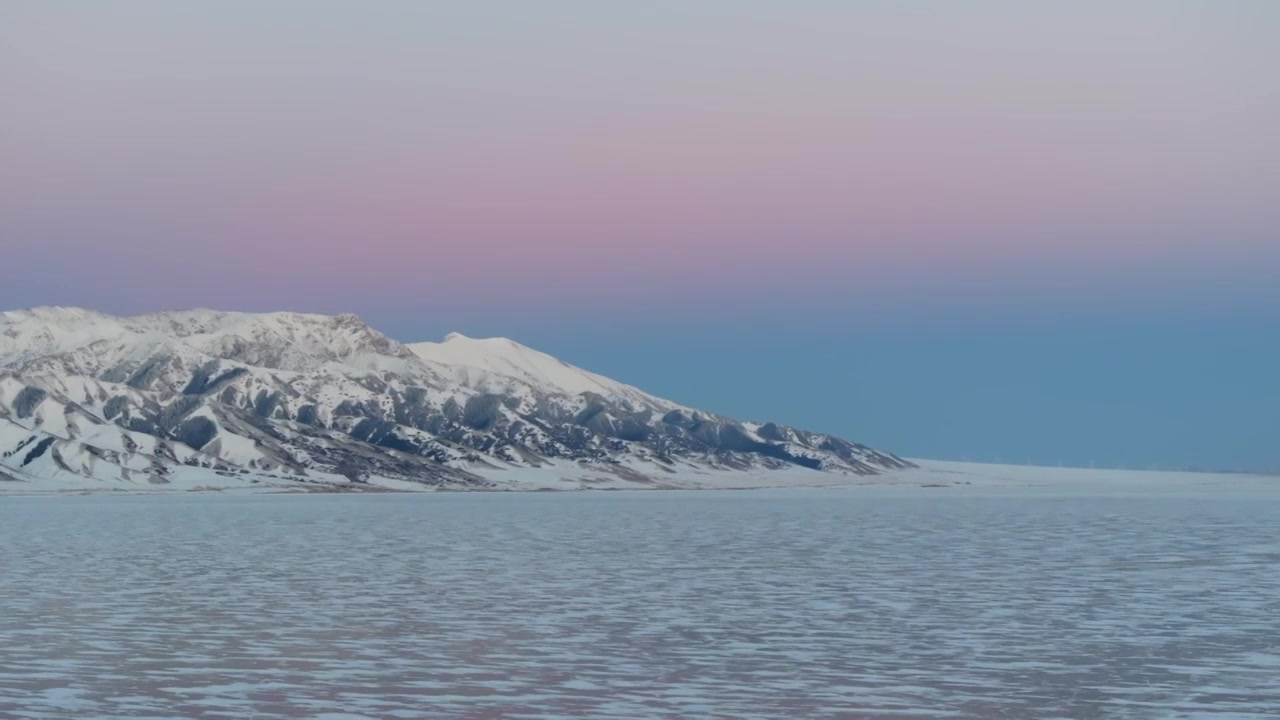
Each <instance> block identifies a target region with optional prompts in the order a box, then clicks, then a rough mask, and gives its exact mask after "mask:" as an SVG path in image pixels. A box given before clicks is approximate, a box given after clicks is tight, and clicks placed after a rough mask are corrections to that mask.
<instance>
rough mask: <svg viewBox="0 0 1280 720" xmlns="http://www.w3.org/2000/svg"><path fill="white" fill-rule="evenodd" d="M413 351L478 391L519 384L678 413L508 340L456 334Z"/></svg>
mask: <svg viewBox="0 0 1280 720" xmlns="http://www.w3.org/2000/svg"><path fill="white" fill-rule="evenodd" d="M408 347H409V349H410V350H412V351H413V352H414V354H416V355H417V356H418V357H419V358H422V359H423V360H425V361H427V362H430V363H433V364H437V365H442V366H446V367H449V368H452V370H453V375H454V377H455V379H456V380H457V382H459V383H461V384H463V385H466V386H468V387H473V388H476V389H481V390H486V391H491V390H492V391H508V392H509V391H510V390H511V389H512V388H511V385H512V384H513V381H514V383H517V384H526V385H529V386H532V387H534V388H536V389H538V390H540V391H543V392H548V393H556V394H561V395H570V396H578V395H582V394H583V393H594V394H597V395H601V396H604V397H606V398H613V399H620V400H627V401H630V402H633V403H639V404H641V405H646V406H650V407H654V408H659V407H661V408H663V409H665V410H672V409H676V408H678V407H679V406H678V405H676V404H674V403H671V402H668V401H666V400H661V399H659V398H656V397H654V396H652V395H649V394H648V393H645V392H643V391H641V390H639V389H637V388H634V387H631V386H630V385H626V384H623V383H620V382H617V381H616V380H611V379H609V378H607V377H604V376H603V375H597V374H595V373H592V372H588V371H586V370H583V369H581V368H577V367H574V366H572V365H570V364H568V363H566V362H564V361H563V360H559V359H557V358H554V357H552V356H550V355H548V354H546V353H544V352H539V351H537V350H534V349H533V348H529V347H526V346H524V345H521V344H520V343H518V342H516V341H514V340H511V339H509V338H502V337H494V338H470V337H467V336H465V335H463V334H461V333H456V332H455V333H449V334H448V335H446V336H445V338H444V342H439V343H435V342H422V343H414V344H411V345H409V346H408Z"/></svg>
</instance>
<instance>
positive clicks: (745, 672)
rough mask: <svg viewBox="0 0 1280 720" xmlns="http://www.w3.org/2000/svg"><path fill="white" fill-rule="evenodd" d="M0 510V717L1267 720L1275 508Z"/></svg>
mask: <svg viewBox="0 0 1280 720" xmlns="http://www.w3.org/2000/svg"><path fill="white" fill-rule="evenodd" d="M1054 487H1055V486H1053V485H1052V484H1042V485H1039V486H1035V487H1023V488H1022V489H1014V490H1011V489H1010V488H1009V487H993V488H984V487H980V486H976V485H975V486H955V487H949V488H930V487H920V486H919V485H903V486H866V487H849V488H833V489H807V490H799V489H792V490H772V491H746V492H735V493H724V492H719V493H710V492H697V491H690V492H644V493H571V494H564V493H543V494H510V493H488V494H469V493H468V494H452V493H445V494H431V495H422V494H419V495H358V496H350V495H343V496H335V495H279V496H231V497H224V496H209V495H178V496H173V495H169V496H90V497H14V496H9V497H0V547H2V548H3V552H2V553H0V583H2V584H0V717H22V718H59V719H62V718H70V717H93V718H140V717H154V718H162V717H163V718H172V717H219V718H251V717H252V718H283V717H298V718H302V717H306V718H311V717H332V718H339V717H343V718H366V717H367V718H507V717H509V718H567V717H570V718H571V717H582V718H743V719H752V718H771V719H772V718H850V719H851V718H941V717H957V718H1004V717H1008V718H1029V719H1035V718H1076V719H1080V718H1129V719H1135V720H1145V719H1147V718H1150V719H1152V720H1155V719H1157V718H1159V719H1164V718H1214V719H1217V720H1223V719H1225V718H1232V719H1239V718H1270V717H1277V716H1280V682H1277V679H1278V678H1280V639H1278V638H1280V536H1278V535H1277V528H1280V491H1276V490H1275V486H1274V485H1272V486H1265V485H1260V484H1254V485H1248V484H1245V485H1240V486H1236V487H1235V489H1234V490H1233V491H1231V492H1216V491H1214V490H1212V489H1204V488H1201V489H1199V490H1195V489H1194V487H1193V486H1191V485H1185V484H1184V485H1175V486H1173V487H1175V488H1176V492H1171V491H1169V490H1167V489H1166V488H1164V487H1162V486H1159V485H1156V486H1151V487H1146V488H1143V489H1142V490H1141V491H1140V492H1138V491H1134V492H1131V493H1129V494H1128V495H1127V496H1118V495H1114V494H1112V495H1089V494H1086V493H1082V492H1081V491H1080V489H1079V486H1074V487H1068V488H1066V490H1065V491H1064V490H1062V488H1061V486H1057V487H1058V490H1057V491H1055V490H1054Z"/></svg>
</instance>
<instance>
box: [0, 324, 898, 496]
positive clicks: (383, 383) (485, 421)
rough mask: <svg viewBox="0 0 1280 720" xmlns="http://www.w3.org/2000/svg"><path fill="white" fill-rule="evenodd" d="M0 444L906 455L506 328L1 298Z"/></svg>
mask: <svg viewBox="0 0 1280 720" xmlns="http://www.w3.org/2000/svg"><path fill="white" fill-rule="evenodd" d="M0 456H2V457H0V472H3V473H5V474H6V475H8V476H11V477H16V478H17V479H18V481H20V482H21V481H23V480H26V481H48V482H52V483H55V484H56V483H70V484H81V485H86V484H87V485H90V486H94V483H99V484H101V486H111V487H123V488H127V487H131V486H144V487H145V486H147V485H152V486H167V485H175V484H176V485H177V486H192V485H199V484H200V483H206V484H208V483H212V485H213V486H222V485H226V484H227V482H228V481H229V480H235V481H237V482H238V483H241V484H243V483H249V484H260V485H262V484H265V485H266V486H271V487H275V486H288V487H294V486H311V487H315V488H317V489H335V488H343V489H350V488H359V489H366V488H369V489H372V488H391V489H528V487H527V486H528V485H529V484H530V480H529V479H530V478H534V477H538V478H541V479H540V480H539V481H538V482H540V483H542V484H546V485H550V486H552V487H566V488H570V487H701V486H715V483H716V481H717V480H723V479H724V478H726V477H727V476H729V475H732V474H735V473H736V474H738V475H744V476H745V475H750V476H760V477H766V478H773V479H775V480H776V479H778V478H780V477H781V476H782V475H787V474H790V475H797V474H799V475H804V474H805V473H813V474H821V475H824V476H862V475H874V474H878V473H881V472H885V471H889V470H895V469H902V468H907V467H911V463H908V462H906V461H904V460H902V459H901V458H898V457H897V456H895V455H892V454H891V453H884V452H879V451H876V450H872V449H871V448H867V447H865V446H863V445H859V444H857V443H851V442H848V441H845V440H842V439H839V438H836V437H833V436H830V435H825V434H820V433H809V432H805V431H803V430H798V429H796V428H791V427H786V426H782V425H777V424H775V423H755V422H741V421H737V420H733V419H732V418H727V417H725V416H722V415H718V414H715V413H709V412H704V411H701V410H697V409H693V408H689V407H687V406H684V405H681V404H679V403H676V402H673V401H670V400H666V399H663V398H659V397H657V396H654V395H651V394H649V393H646V392H644V391H642V390H640V389H639V388H635V387H633V386H630V385H627V384H625V383H620V382H618V381H615V380H612V379H610V378H608V377H606V376H603V375H599V374H596V373H592V372H590V371H587V370H584V369H581V368H578V367H575V366H573V365H570V364H568V363H566V362H564V361H561V360H559V359H557V358H554V357H552V356H550V355H547V354H546V353H542V352H540V351H537V350H534V349H532V348H529V347H526V346H524V345H521V344H519V343H517V342H515V341H513V340H509V339H506V338H482V339H477V338H469V337H467V336H465V335H462V334H460V333H450V334H449V335H447V336H446V337H445V338H444V340H443V341H441V342H422V343H401V342H399V341H396V340H394V339H392V338H389V337H388V336H386V335H384V334H382V333H381V332H379V331H377V330H375V329H374V328H372V327H370V326H369V325H368V324H367V323H365V322H364V321H363V320H361V319H360V318H359V317H357V316H355V315H352V314H342V315H334V316H329V315H315V314H306V313H288V312H280V313H235V312H222V311H215V310H181V311H169V312H161V313H149V314H145V315H137V316H131V317H118V316H112V315H108V314H105V313H99V312H96V311H92V310H84V309H81V308H65V307H42V308H31V309H27V310H18V311H9V312H4V313H0ZM827 479H830V478H827ZM6 482H8V481H6ZM766 484H767V483H766ZM200 486H201V487H204V486H206V485H200Z"/></svg>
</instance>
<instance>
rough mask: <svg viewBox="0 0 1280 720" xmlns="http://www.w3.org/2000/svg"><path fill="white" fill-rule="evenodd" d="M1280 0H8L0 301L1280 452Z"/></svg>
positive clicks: (1224, 450) (809, 418) (1110, 451)
mask: <svg viewBox="0 0 1280 720" xmlns="http://www.w3.org/2000/svg"><path fill="white" fill-rule="evenodd" d="M1277 37H1280V3H1277V2H1272V1H1270V0H1187V1H1186V2H1179V3H1168V2H1159V1H1155V0H1134V1H1133V2H1125V3H1115V2H1104V1H1103V0H1082V1H1081V2H1073V3H1015V2H1005V1H1003V0H973V1H972V2H966V3H950V2H929V1H926V0H905V1H904V2H830V1H827V0H798V1H797V2H794V3H778V2H755V1H745V2H738V1H736V0H735V1H730V0H709V1H708V2H705V3H687V2H676V1H675V0H655V1H654V2H647V3H631V4H623V3H616V4H615V3H608V4H607V3H594V2H587V1H586V0H547V1H546V2H541V3H524V2H493V3H479V2H435V3H420V2H414V1H412V0H384V1H383V2H379V3H368V2H362V1H357V0H323V1H317V0H307V1H303V0H255V1H252V2H249V1H245V0H228V1H226V2H219V3H157V2H150V1H148V0H99V1H98V2H93V3H78V2H61V1H59V0H8V1H7V2H4V3H0V91H3V97H4V98H5V109H4V112H0V157H2V158H4V159H5V160H4V162H3V163H0V251H2V252H0V258H3V260H4V262H5V274H4V276H3V277H2V278H0V307H3V308H15V307H26V306H33V305H76V306H86V307H92V308H96V309H100V310H104V311H108V312H116V313H136V312H146V311H153V310H159V309H172V308H188V307H215V308H222V309H235V310H257V311H266V310H276V309H288V310H298V311H308V312H324V313H336V312H355V313H357V314H359V315H361V316H362V317H364V318H366V319H367V320H368V321H369V322H370V323H371V324H373V325H374V326H376V327H378V328H379V329H382V330H384V331H385V332H387V333H388V334H390V335H392V336H393V337H396V338H398V339H403V340H425V339H434V338H439V337H441V336H443V335H444V334H445V333H447V332H449V331H455V330H456V331H461V332H463V333H465V334H468V335H474V336H487V335H505V336H510V337H513V338H515V339H517V340H519V341H521V342H524V343H526V344H528V345H531V346H533V347H536V348H538V349H541V350H545V351H547V352H550V353H552V354H555V355H558V356H561V357H563V358H564V359H566V360H567V361H570V362H573V363H575V364H578V365H581V366H583V367H586V368H588V369H590V370H593V371H596V372H600V373H603V374H606V375H611V376H614V377H617V378H619V379H621V380H624V381H627V382H630V383H633V384H636V385H638V386H640V387H643V388H645V389H646V390H649V391H651V392H654V393H656V394H660V395H664V396H668V397H671V398H672V399H676V400H679V401H681V402H685V403H688V404H690V405H695V406H704V407H706V408H707V409H710V410H715V411H719V412H724V413H727V414H732V415H735V416H742V417H745V418H762V419H776V420H778V421H782V422H787V423H791V424H795V425H798V426H802V427H811V428H813V429H817V430H823V431H829V432H833V433H837V434H841V435H844V436H847V437H850V438H851V439H855V440H859V441H863V442H866V443H868V444H872V445H877V446H883V447H886V448H888V449H891V450H895V451H899V452H902V453H905V454H908V455H915V456H922V457H938V458H969V459H974V460H996V459H1003V460H1005V461H1017V462H1023V461H1028V460H1029V461H1033V462H1040V463H1050V464H1056V463H1057V462H1059V461H1062V462H1064V463H1067V464H1076V465H1080V464H1088V463H1090V462H1093V463H1096V464H1098V465H1125V466H1130V467H1148V466H1155V467H1168V468H1180V467H1189V466H1198V467H1202V468H1221V469H1240V470H1268V471H1280V411H1278V410H1277V407H1278V406H1280V381H1278V380H1277V375H1278V373H1277V368H1280V280H1278V278H1280V133H1277V132H1276V130H1275V128H1277V127H1280V83H1277V82H1276V81H1275V78H1276V77H1280V44H1278V43H1277V42H1276V38H1277Z"/></svg>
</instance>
